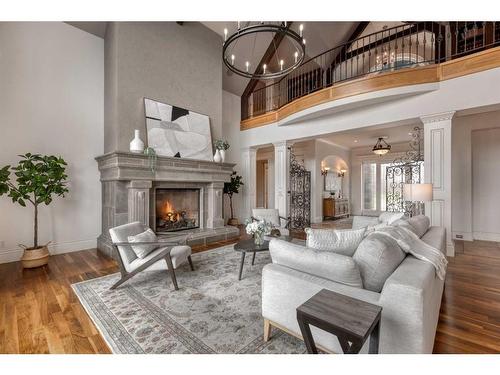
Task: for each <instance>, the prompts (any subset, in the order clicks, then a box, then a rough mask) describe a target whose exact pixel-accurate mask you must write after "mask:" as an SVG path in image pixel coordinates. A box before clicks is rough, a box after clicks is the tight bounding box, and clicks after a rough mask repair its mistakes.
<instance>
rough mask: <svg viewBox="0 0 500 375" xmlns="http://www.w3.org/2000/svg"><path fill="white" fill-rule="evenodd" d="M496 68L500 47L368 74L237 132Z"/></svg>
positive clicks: (245, 123)
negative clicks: (332, 105) (333, 105)
mask: <svg viewBox="0 0 500 375" xmlns="http://www.w3.org/2000/svg"><path fill="white" fill-rule="evenodd" d="M498 67H500V47H495V48H491V49H487V50H485V51H481V52H478V53H475V54H472V55H468V56H464V57H461V58H458V59H455V60H451V61H447V62H444V63H441V64H434V65H427V66H422V67H418V68H408V69H402V70H398V71H395V72H387V73H378V74H369V75H366V76H363V77H361V78H357V79H353V80H349V81H346V82H341V83H338V84H335V85H333V86H330V87H326V88H324V89H321V90H318V91H316V92H313V93H311V94H309V95H306V96H303V97H301V98H299V99H296V100H294V101H292V102H290V103H288V104H286V105H284V106H283V107H281V108H280V109H278V110H274V111H271V112H267V113H264V114H262V115H258V116H255V117H251V118H249V119H247V120H243V121H241V123H240V130H248V129H253V128H257V127H260V126H265V125H269V124H272V123H274V122H277V121H279V120H283V119H285V118H286V117H288V116H290V115H292V114H294V113H297V112H300V111H303V110H305V109H307V108H311V107H314V106H316V105H319V104H323V103H326V102H330V101H333V100H339V99H343V98H347V97H350V96H355V95H361V94H366V93H370V92H374V91H380V90H386V89H391V88H397V87H402V86H412V85H418V84H423V83H433V82H440V81H445V80H448V79H453V78H457V77H462V76H465V75H469V74H473V73H478V72H481V71H484V70H489V69H494V68H498Z"/></svg>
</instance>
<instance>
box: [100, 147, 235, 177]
mask: <svg viewBox="0 0 500 375" xmlns="http://www.w3.org/2000/svg"><path fill="white" fill-rule="evenodd" d="M95 160H97V164H98V168H99V171H100V172H101V179H100V180H101V181H132V180H149V181H172V182H174V181H185V182H229V180H230V178H231V173H232V172H233V168H234V166H235V165H236V164H232V163H216V162H214V161H206V160H196V159H182V158H174V157H167V156H157V159H156V168H155V172H154V173H153V172H152V171H151V169H150V166H149V158H148V156H146V155H143V154H135V153H132V152H121V151H119V152H116V151H115V152H110V153H107V154H104V155H102V156H98V157H96V158H95Z"/></svg>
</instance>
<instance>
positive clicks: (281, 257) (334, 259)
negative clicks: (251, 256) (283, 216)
mask: <svg viewBox="0 0 500 375" xmlns="http://www.w3.org/2000/svg"><path fill="white" fill-rule="evenodd" d="M269 252H270V253H271V258H272V261H273V263H275V264H280V265H282V266H285V267H288V268H292V269H295V270H297V271H301V272H305V273H308V274H310V275H314V276H318V277H321V278H324V279H328V280H332V281H335V282H338V283H341V284H344V285H349V286H352V287H355V288H362V287H363V282H362V281H361V275H360V274H359V270H358V267H357V266H356V263H355V262H354V260H353V259H352V257H348V256H345V255H340V254H335V253H333V252H331V251H321V250H315V249H309V248H307V247H304V246H300V245H296V244H293V243H290V242H287V241H283V240H278V239H272V240H271V242H270V243H269Z"/></svg>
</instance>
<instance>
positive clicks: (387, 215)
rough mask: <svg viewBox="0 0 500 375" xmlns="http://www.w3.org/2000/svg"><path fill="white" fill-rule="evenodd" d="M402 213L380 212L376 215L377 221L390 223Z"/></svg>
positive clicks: (402, 213) (402, 214)
mask: <svg viewBox="0 0 500 375" xmlns="http://www.w3.org/2000/svg"><path fill="white" fill-rule="evenodd" d="M404 215H405V214H404V212H382V213H381V214H380V216H379V217H378V221H379V222H381V223H385V224H387V225H391V224H392V223H394V222H395V221H396V220H399V219H401V218H403V216H404Z"/></svg>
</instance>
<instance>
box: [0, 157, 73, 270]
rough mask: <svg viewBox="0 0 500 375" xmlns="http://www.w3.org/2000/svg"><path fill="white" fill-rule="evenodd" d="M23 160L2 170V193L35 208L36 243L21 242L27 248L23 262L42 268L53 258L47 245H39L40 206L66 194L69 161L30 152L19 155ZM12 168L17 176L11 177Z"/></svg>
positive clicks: (34, 237) (22, 204)
mask: <svg viewBox="0 0 500 375" xmlns="http://www.w3.org/2000/svg"><path fill="white" fill-rule="evenodd" d="M19 157H20V158H21V160H20V161H19V164H18V165H17V166H15V167H11V166H10V165H6V166H5V167H3V168H1V169H0V196H1V195H3V194H7V195H8V196H9V197H10V198H12V202H14V203H18V204H20V205H21V206H23V207H26V203H30V204H31V205H33V208H34V223H33V224H34V225H33V246H29V247H28V246H25V245H19V246H21V247H22V248H23V249H24V252H23V256H22V258H21V262H22V264H23V267H24V268H33V267H39V266H43V265H45V264H47V262H48V261H49V250H48V248H47V245H48V243H47V244H45V245H43V246H39V244H38V206H39V205H40V204H42V203H45V205H49V204H50V203H51V202H52V198H53V197H54V196H64V193H67V192H68V189H67V188H66V182H67V181H66V179H67V178H68V176H67V175H66V162H65V161H64V159H62V158H61V157H57V156H46V155H38V154H30V153H27V154H25V155H19ZM11 171H12V172H13V173H14V175H15V176H16V181H15V184H14V182H13V181H12V180H11V177H10V174H11Z"/></svg>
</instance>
